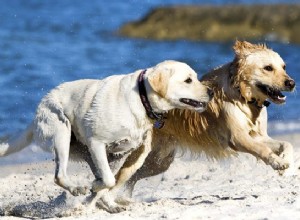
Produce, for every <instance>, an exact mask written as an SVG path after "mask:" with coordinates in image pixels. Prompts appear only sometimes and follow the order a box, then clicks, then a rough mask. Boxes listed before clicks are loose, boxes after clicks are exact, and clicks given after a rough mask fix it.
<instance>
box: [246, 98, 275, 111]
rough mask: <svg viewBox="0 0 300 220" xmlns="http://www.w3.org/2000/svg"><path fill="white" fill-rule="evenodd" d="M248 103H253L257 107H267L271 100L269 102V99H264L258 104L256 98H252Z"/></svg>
mask: <svg viewBox="0 0 300 220" xmlns="http://www.w3.org/2000/svg"><path fill="white" fill-rule="evenodd" d="M248 103H249V104H253V105H254V106H255V107H256V108H258V109H262V108H263V107H269V105H270V104H271V102H269V101H264V103H263V104H262V106H259V105H258V103H257V100H256V99H252V100H251V101H249V102H248Z"/></svg>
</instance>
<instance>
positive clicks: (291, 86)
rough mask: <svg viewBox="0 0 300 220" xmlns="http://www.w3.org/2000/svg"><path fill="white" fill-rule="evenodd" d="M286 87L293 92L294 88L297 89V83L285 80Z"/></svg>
mask: <svg viewBox="0 0 300 220" xmlns="http://www.w3.org/2000/svg"><path fill="white" fill-rule="evenodd" d="M284 85H285V86H286V87H288V88H289V89H291V90H292V89H293V88H295V85H296V83H295V81H294V80H292V79H287V80H285V82H284Z"/></svg>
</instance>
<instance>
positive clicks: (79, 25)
mask: <svg viewBox="0 0 300 220" xmlns="http://www.w3.org/2000/svg"><path fill="white" fill-rule="evenodd" d="M278 2H282V3H296V2H298V3H299V1H276V0H271V1H265V0H260V1H246V0H237V1H233V0H232V1H225V0H213V1H210V0H207V1H196V0H186V1H180V0H174V1H171V0H167V1H166V0H146V1H137V0H129V1H96V0H91V1H82V0H64V1H60V0H51V1H40V0H26V1H23V0H10V1H1V2H0V88H1V92H0V137H2V136H5V135H13V134H15V133H17V132H18V131H20V130H22V129H24V128H25V127H26V126H27V125H28V124H29V123H30V121H31V120H32V119H33V117H34V112H35V109H36V107H37V105H38V103H39V101H40V99H41V98H42V97H43V96H44V95H45V94H46V93H47V92H48V91H49V90H50V89H51V88H53V87H55V86H57V85H59V84H60V83H63V82H66V81H71V80H77V79H82V78H93V79H95V78H98V79H101V78H103V77H106V76H109V75H111V74H118V73H128V72H132V71H134V70H136V69H139V68H145V67H150V66H153V65H155V64H156V63H158V62H161V61H162V60H166V59H175V60H180V61H183V62H187V63H188V64H189V65H190V66H192V67H193V68H194V69H195V70H196V71H197V72H198V74H199V76H201V75H202V74H203V73H205V72H207V71H209V70H210V69H212V68H214V67H216V66H219V65H222V64H224V63H226V62H229V61H231V60H232V58H233V51H232V49H231V47H232V43H233V42H227V43H219V42H209V43H208V42H193V41H187V40H178V41H153V40H143V39H130V38H124V37H121V36H118V34H117V30H118V28H119V27H120V26H121V25H122V24H124V23H126V22H128V21H132V20H136V19H139V18H141V17H142V16H144V15H145V14H146V13H147V12H149V10H151V9H152V8H154V7H157V6H164V5H172V4H225V3H226V4H228V3H231V4H237V3H239V4H240V3H244V4H253V3H270V4H271V3H278ZM267 44H268V45H269V46H270V47H271V48H273V49H274V50H275V51H277V52H278V53H279V54H280V55H281V56H282V57H283V59H284V60H285V61H286V63H287V71H288V73H289V74H290V76H291V77H293V78H294V79H295V80H296V83H298V84H299V83H300V62H299V61H300V45H296V44H291V43H287V42H285V43H282V42H267ZM287 96H288V98H287V103H286V104H285V105H281V106H278V105H275V104H272V105H271V106H270V107H269V108H268V111H269V121H270V126H269V130H270V132H271V133H273V134H275V133H287V132H295V131H300V114H299V113H300V111H299V108H300V96H299V95H298V94H297V92H294V93H292V94H287Z"/></svg>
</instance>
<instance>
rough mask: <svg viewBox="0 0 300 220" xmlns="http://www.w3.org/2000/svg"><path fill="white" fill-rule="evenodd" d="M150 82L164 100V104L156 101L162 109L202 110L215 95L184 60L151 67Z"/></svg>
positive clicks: (165, 62)
mask: <svg viewBox="0 0 300 220" xmlns="http://www.w3.org/2000/svg"><path fill="white" fill-rule="evenodd" d="M148 82H149V84H150V86H151V88H152V89H153V90H154V92H155V93H156V94H157V95H158V96H159V97H160V98H163V100H164V101H163V103H162V104H163V105H164V106H162V105H160V103H155V105H157V107H158V106H159V107H158V108H160V109H161V110H169V109H172V108H180V109H191V110H195V111H197V112H202V111H204V110H205V109H206V107H207V103H208V102H209V101H210V100H211V98H212V96H213V93H212V91H211V90H210V89H208V88H207V87H206V86H204V85H203V84H201V82H200V81H199V80H198V78H197V74H196V72H195V71H194V70H193V69H192V68H191V67H190V66H188V65H187V64H185V63H182V62H177V61H164V62H162V63H159V64H157V65H156V66H155V67H154V68H152V69H150V72H149V74H148Z"/></svg>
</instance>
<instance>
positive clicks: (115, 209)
mask: <svg viewBox="0 0 300 220" xmlns="http://www.w3.org/2000/svg"><path fill="white" fill-rule="evenodd" d="M106 211H108V212H109V213H119V212H124V211H126V208H125V207H124V206H115V207H109V208H108V209H106Z"/></svg>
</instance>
